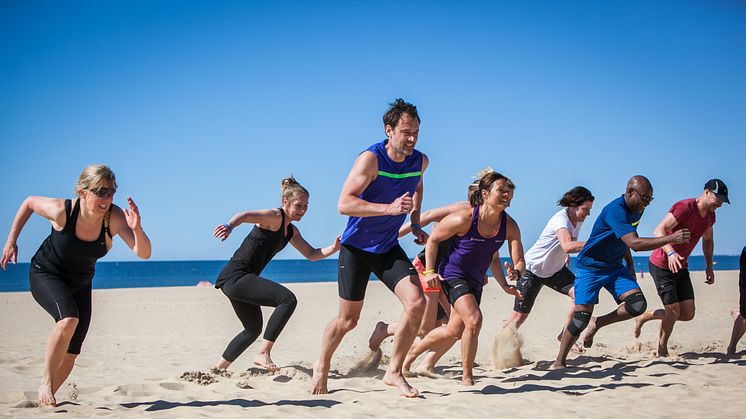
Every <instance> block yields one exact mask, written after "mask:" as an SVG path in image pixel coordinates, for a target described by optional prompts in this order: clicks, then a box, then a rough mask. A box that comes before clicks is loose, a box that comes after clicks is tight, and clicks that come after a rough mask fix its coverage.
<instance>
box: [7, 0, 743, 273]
mask: <svg viewBox="0 0 746 419" xmlns="http://www.w3.org/2000/svg"><path fill="white" fill-rule="evenodd" d="M745 39H746V4H744V3H743V2H736V1H701V2H690V1H671V2H653V1H640V2H638V1H624V2H617V1H604V2H597V1H574V2H559V1H516V2H468V1H467V2H459V3H458V4H456V3H454V2H447V1H442V2H438V1H421V2H386V1H375V2H373V1H370V2H367V1H360V2H331V1H330V2H326V1H324V2H321V1H303V2H292V1H288V2H259V1H255V2H229V1H224V2H213V1H204V2H189V1H106V2H100V1H95V2H76V1H66V2H52V1H4V2H0V141H2V152H1V153H0V175H1V176H2V179H3V182H2V183H0V195H2V197H3V199H2V205H1V206H0V234H2V235H3V237H5V235H6V234H7V232H8V230H9V228H10V225H11V222H12V219H13V216H14V215H15V212H16V210H17V208H18V205H19V204H20V203H21V202H22V201H23V199H24V198H25V197H26V196H28V195H45V196H54V197H64V196H71V194H72V191H73V186H74V183H75V181H76V179H77V176H78V174H79V173H80V171H81V170H82V169H83V167H84V166H86V165H87V164H89V163H94V162H102V163H107V164H109V165H110V166H111V167H112V168H113V169H114V171H115V172H116V174H117V178H118V181H119V192H118V194H117V196H116V197H115V202H117V203H119V204H120V205H123V204H124V202H125V201H124V197H125V196H126V195H131V196H133V198H134V199H135V200H136V202H137V203H138V205H139V206H140V208H141V211H142V216H143V225H144V227H145V229H146V231H147V232H148V234H149V235H150V237H151V239H152V241H153V245H154V247H153V259H155V260H171V259H200V260H203V259H226V258H228V257H230V255H231V254H232V252H233V251H234V250H235V248H236V247H237V246H238V245H239V244H240V242H241V240H242V239H243V237H244V235H245V234H246V233H248V231H249V229H250V227H249V226H244V227H242V228H241V229H239V230H237V231H236V232H235V233H236V234H234V236H232V237H231V238H230V239H229V240H228V241H226V242H225V243H220V242H219V241H218V240H216V239H214V238H213V237H212V236H211V231H212V228H213V227H214V226H215V225H217V224H220V223H223V222H225V221H226V220H228V218H230V216H232V215H233V214H234V213H235V212H237V211H239V210H246V209H261V208H269V207H273V206H277V205H278V203H279V184H280V180H281V179H282V178H283V177H285V176H287V175H288V174H290V173H292V174H293V175H294V176H295V177H296V178H297V179H298V180H299V181H300V182H301V183H302V184H304V185H305V186H306V187H307V188H308V189H309V190H310V192H311V200H310V204H311V207H310V212H309V213H308V214H307V216H306V217H305V218H304V219H303V220H302V221H301V223H300V224H299V228H300V230H301V232H302V233H303V235H304V236H305V237H306V238H307V239H308V241H309V242H311V243H312V244H316V245H326V244H328V243H330V242H331V241H332V239H333V238H334V237H335V236H336V235H337V234H340V233H341V232H342V230H343V228H344V225H345V222H346V219H345V218H344V217H342V216H340V215H339V214H338V212H337V209H336V202H337V198H338V194H339V190H340V187H341V185H342V182H343V181H344V178H345V176H346V174H347V171H348V170H349V168H350V167H351V165H352V162H353V160H354V159H355V157H356V155H357V154H358V153H359V152H360V151H362V150H363V149H365V148H367V147H368V146H369V145H370V144H372V143H374V142H377V141H380V140H381V139H383V138H384V133H383V126H382V123H381V116H382V115H383V113H384V112H385V110H386V107H387V103H388V102H390V101H392V100H393V99H395V98H397V97H402V98H405V99H406V100H408V101H410V102H412V103H414V104H415V105H417V106H418V109H419V112H420V116H421V118H422V125H421V130H420V140H419V144H418V148H419V149H420V150H422V151H423V152H424V153H426V154H427V155H428V156H429V157H430V160H431V164H430V168H429V169H428V171H427V173H426V177H425V202H424V207H425V208H430V207H434V206H439V205H443V204H446V203H449V202H452V201H455V200H460V199H463V197H464V195H465V188H466V185H467V184H468V183H469V182H470V181H471V176H472V175H473V174H474V173H475V172H477V171H478V170H479V169H480V168H482V167H484V166H487V165H489V166H492V167H493V168H495V169H496V170H498V171H500V172H502V173H504V174H506V175H508V176H510V177H511V178H512V179H513V180H514V181H515V183H516V184H517V186H518V189H517V191H516V194H515V198H514V201H513V205H512V208H511V209H510V210H509V212H510V213H511V215H513V216H514V218H515V219H516V220H517V221H518V223H519V225H520V226H521V229H522V233H523V241H524V246H525V247H526V248H528V247H529V246H531V244H533V242H534V241H535V240H536V238H537V237H538V234H539V233H540V231H541V229H542V228H543V226H544V225H545V223H546V221H547V220H548V219H549V217H550V216H551V215H552V214H553V213H554V212H555V211H556V206H555V202H556V200H557V199H558V198H559V197H560V196H561V194H562V193H563V192H564V191H566V190H568V189H570V188H571V187H573V186H575V185H584V186H586V187H588V188H589V189H591V191H593V193H594V194H595V196H596V198H597V200H596V206H595V207H594V211H593V213H592V215H591V217H590V219H589V220H588V222H587V224H588V225H586V227H585V228H584V231H583V233H582V234H581V238H583V237H587V235H588V233H589V232H590V227H591V223H592V222H593V220H595V216H596V215H597V214H598V213H599V212H600V210H601V208H602V207H603V205H605V204H606V203H608V202H609V201H610V200H612V199H613V198H615V197H616V196H618V195H619V194H621V193H622V192H623V191H624V186H625V183H626V181H627V179H628V178H629V177H630V176H631V175H634V174H644V175H646V176H648V177H649V178H650V180H651V181H652V183H653V186H654V188H655V201H654V202H653V203H652V205H651V206H650V207H648V210H647V211H646V213H645V215H644V216H643V219H642V222H641V224H640V226H639V229H638V231H639V232H640V234H641V235H643V236H644V235H650V234H651V233H652V230H653V228H654V227H655V225H656V224H657V223H658V222H659V221H660V220H661V218H662V217H663V215H664V214H665V213H666V211H667V210H668V208H669V207H670V206H671V204H673V203H674V202H675V201H677V200H679V199H682V198H687V197H694V196H696V195H698V194H699V193H700V192H701V190H702V186H703V185H704V182H705V181H706V180H707V179H709V178H712V177H720V178H722V179H723V180H724V181H725V182H726V183H727V184H728V186H729V188H730V191H731V201H732V202H733V204H732V205H730V206H727V205H726V206H724V207H723V208H722V209H721V210H719V211H718V213H717V217H718V223H717V224H716V227H715V251H716V252H717V253H723V254H736V253H738V252H739V251H740V249H741V248H742V247H743V245H744V244H746V224H744V223H743V221H742V220H741V219H740V216H739V215H738V214H743V213H744V212H743V209H742V208H743V205H744V204H746V195H745V194H744V193H743V192H741V191H743V190H744V188H746V175H745V171H744V168H743V162H742V161H743V159H744V155H746V153H745V151H746V146H745V145H744V144H746V117H744V115H746V100H744V98H746V42H745V41H744V40H745ZM48 232H49V224H48V223H47V222H46V221H44V220H42V219H41V218H40V217H34V218H32V220H31V221H30V222H29V224H28V225H27V227H26V228H25V230H24V231H23V233H22V235H21V237H20V239H19V241H18V245H19V251H20V252H19V253H20V260H21V261H28V260H29V259H30V257H31V256H32V255H33V253H34V252H35V251H36V249H37V247H38V246H39V244H40V243H41V241H42V240H43V238H44V237H45V235H47V234H48ZM402 243H403V245H404V246H405V249H406V250H408V251H410V252H412V254H413V252H414V251H416V249H417V248H416V246H414V245H412V244H411V240H410V239H405V240H403V241H402ZM695 253H696V254H701V247H698V248H697V250H696V251H695ZM280 257H285V258H296V257H299V255H298V253H297V252H295V251H294V250H286V251H284V252H283V253H282V254H281V255H280ZM131 259H134V256H133V255H132V253H131V252H130V251H129V250H128V249H126V246H125V245H124V244H123V243H122V242H121V241H119V242H118V243H117V244H116V245H115V248H114V249H113V250H112V252H111V253H110V255H109V256H107V258H106V260H131Z"/></svg>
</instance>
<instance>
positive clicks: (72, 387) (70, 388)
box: [66, 382, 80, 400]
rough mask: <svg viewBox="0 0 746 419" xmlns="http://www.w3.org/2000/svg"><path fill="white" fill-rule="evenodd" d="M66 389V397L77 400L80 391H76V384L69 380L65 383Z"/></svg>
mask: <svg viewBox="0 0 746 419" xmlns="http://www.w3.org/2000/svg"><path fill="white" fill-rule="evenodd" d="M66 389H67V398H68V400H78V395H79V394H80V393H78V385H77V384H75V383H73V382H69V383H67V387H66Z"/></svg>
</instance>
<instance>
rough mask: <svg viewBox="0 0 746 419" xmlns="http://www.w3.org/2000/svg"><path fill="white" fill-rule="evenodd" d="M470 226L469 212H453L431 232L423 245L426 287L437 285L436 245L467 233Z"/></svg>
mask: <svg viewBox="0 0 746 419" xmlns="http://www.w3.org/2000/svg"><path fill="white" fill-rule="evenodd" d="M470 226H471V210H464V211H458V212H454V213H452V214H449V215H447V216H446V217H445V218H443V220H441V222H439V223H438V225H436V226H435V228H434V229H433V231H432V234H431V235H430V237H429V238H428V239H427V243H426V244H425V262H426V264H425V272H424V273H423V275H424V279H425V280H426V281H427V283H428V285H429V286H431V287H434V286H435V285H437V283H438V280H439V277H438V274H437V273H436V272H435V270H436V269H437V266H435V263H436V261H437V258H438V245H439V244H440V243H441V242H443V241H445V240H448V239H450V238H451V237H453V236H455V235H457V234H458V235H463V234H466V232H467V231H469V227H470Z"/></svg>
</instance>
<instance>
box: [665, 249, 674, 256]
mask: <svg viewBox="0 0 746 419" xmlns="http://www.w3.org/2000/svg"><path fill="white" fill-rule="evenodd" d="M674 253H676V251H675V250H671V251H670V252H668V253H666V256H668V257H671V256H673V255H674Z"/></svg>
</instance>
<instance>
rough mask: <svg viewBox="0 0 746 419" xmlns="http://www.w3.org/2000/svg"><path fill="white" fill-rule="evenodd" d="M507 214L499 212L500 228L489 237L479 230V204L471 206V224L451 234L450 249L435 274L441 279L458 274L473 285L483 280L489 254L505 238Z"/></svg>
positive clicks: (478, 284) (477, 284) (479, 284)
mask: <svg viewBox="0 0 746 419" xmlns="http://www.w3.org/2000/svg"><path fill="white" fill-rule="evenodd" d="M507 219H508V217H507V215H506V213H505V211H503V213H502V214H500V230H499V231H498V232H497V234H496V235H495V236H493V237H482V235H481V234H479V229H478V225H479V206H478V205H477V206H476V207H474V211H473V213H472V216H471V227H470V228H469V231H467V232H466V234H464V235H463V236H454V237H453V240H454V244H453V247H452V248H451V253H450V254H449V255H448V256H447V257H446V258H445V259H443V261H442V262H441V263H440V266H438V274H439V275H440V276H441V277H442V278H443V279H444V280H446V281H447V280H449V279H456V278H462V279H466V280H468V281H471V282H472V283H473V284H474V286H476V287H477V289H481V288H482V286H483V284H484V275H485V274H486V273H487V269H488V268H489V267H490V262H492V256H493V255H494V254H495V252H497V250H498V249H500V247H501V246H502V245H503V242H505V231H506V229H507V224H508V222H507Z"/></svg>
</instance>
